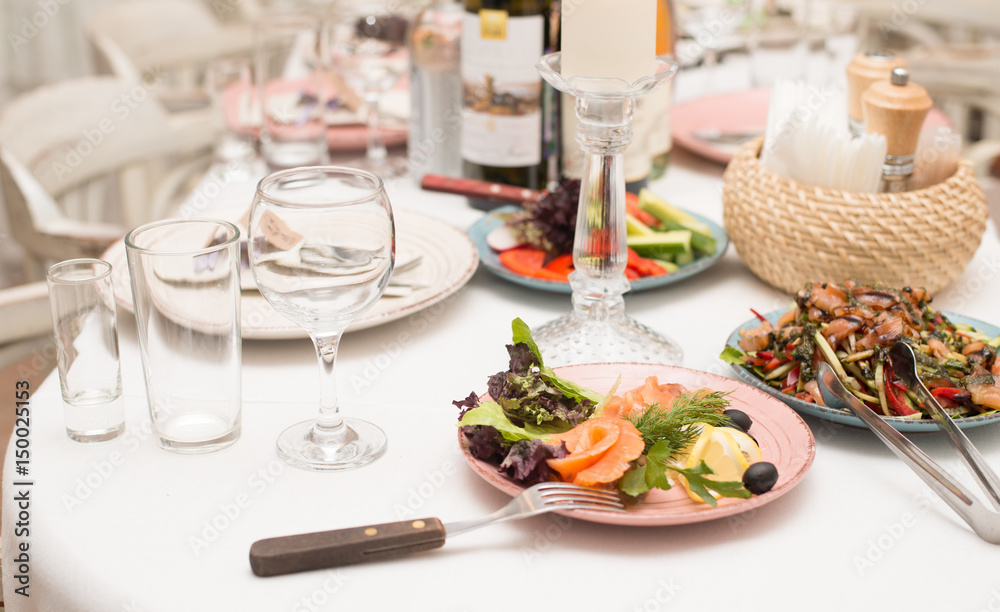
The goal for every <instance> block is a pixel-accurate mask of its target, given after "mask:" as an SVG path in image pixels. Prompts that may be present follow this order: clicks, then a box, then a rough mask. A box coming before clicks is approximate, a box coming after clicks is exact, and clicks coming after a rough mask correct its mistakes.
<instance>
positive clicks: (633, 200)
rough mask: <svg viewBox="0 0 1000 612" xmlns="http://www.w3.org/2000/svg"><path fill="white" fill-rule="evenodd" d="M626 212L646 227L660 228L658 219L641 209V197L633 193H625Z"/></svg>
mask: <svg viewBox="0 0 1000 612" xmlns="http://www.w3.org/2000/svg"><path fill="white" fill-rule="evenodd" d="M625 212H627V213H628V214H630V215H632V216H633V217H635V218H636V219H638V220H639V221H641V222H642V223H643V224H644V225H648V226H649V227H652V228H658V227H660V221H659V220H658V219H657V218H656V217H654V216H653V215H651V214H649V213H648V212H646V211H644V210H643V209H641V208H639V196H637V195H636V194H634V193H632V192H626V193H625Z"/></svg>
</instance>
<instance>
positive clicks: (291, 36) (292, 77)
mask: <svg viewBox="0 0 1000 612" xmlns="http://www.w3.org/2000/svg"><path fill="white" fill-rule="evenodd" d="M321 23H322V21H321V20H320V18H319V17H316V16H315V15H308V14H294V13H292V14H275V15H270V16H268V18H267V19H265V20H262V21H260V22H259V23H258V24H257V26H256V29H255V32H254V34H255V39H254V52H255V55H256V58H255V59H256V62H255V68H254V72H255V78H256V81H257V93H258V99H259V100H260V101H261V119H262V123H261V130H260V150H261V155H262V157H263V158H264V161H266V162H267V164H268V166H269V167H271V168H275V169H277V168H293V167H296V166H307V165H311V164H322V163H325V162H326V159H327V143H326V122H325V117H324V113H325V110H326V92H325V88H324V86H323V70H322V67H323V66H322V63H323V52H322V48H321V44H320V41H321V36H320V33H321V29H322V28H321Z"/></svg>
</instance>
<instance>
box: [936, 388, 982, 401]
mask: <svg viewBox="0 0 1000 612" xmlns="http://www.w3.org/2000/svg"><path fill="white" fill-rule="evenodd" d="M931 395H933V396H934V397H936V398H946V399H950V400H954V401H956V402H961V401H964V400H967V399H969V398H970V397H972V394H971V393H969V392H968V391H966V390H965V389H959V388H958V387H938V388H937V389H931Z"/></svg>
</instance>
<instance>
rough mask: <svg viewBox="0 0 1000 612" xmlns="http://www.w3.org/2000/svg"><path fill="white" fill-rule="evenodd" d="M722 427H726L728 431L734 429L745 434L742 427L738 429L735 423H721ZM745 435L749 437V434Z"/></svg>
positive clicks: (745, 431)
mask: <svg viewBox="0 0 1000 612" xmlns="http://www.w3.org/2000/svg"><path fill="white" fill-rule="evenodd" d="M722 427H728V428H730V429H735V430H736V431H741V432H743V433H747V430H745V429H743V428H742V427H740V426H739V425H737V424H736V423H723V424H722ZM747 435H750V434H747Z"/></svg>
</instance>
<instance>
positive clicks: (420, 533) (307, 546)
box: [250, 518, 445, 576]
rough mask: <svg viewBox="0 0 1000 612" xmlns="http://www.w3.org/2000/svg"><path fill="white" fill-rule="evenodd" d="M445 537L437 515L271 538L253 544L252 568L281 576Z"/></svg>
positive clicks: (395, 552)
mask: <svg viewBox="0 0 1000 612" xmlns="http://www.w3.org/2000/svg"><path fill="white" fill-rule="evenodd" d="M444 538H445V530H444V525H442V524H441V521H440V520H438V519H436V518H425V519H417V520H412V521H399V522H398V523H384V524H382V525H369V526H367V527H349V528H347V529H336V530H334V531H320V532H317V533H304V534H300V535H292V536H283V537H279V538H269V539H266V540H258V541H256V542H254V543H253V545H252V546H250V568H251V569H253V573H254V574H257V575H258V576H279V575H281V574H291V573H294V572H304V571H308V570H315V569H322V568H326V567H338V566H341V565H351V564H354V563H365V562H367V561H378V560H380V559H394V558H396V557H404V556H406V555H409V554H411V553H415V552H419V551H422V550H431V549H432V548H438V547H440V546H443V545H444Z"/></svg>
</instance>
